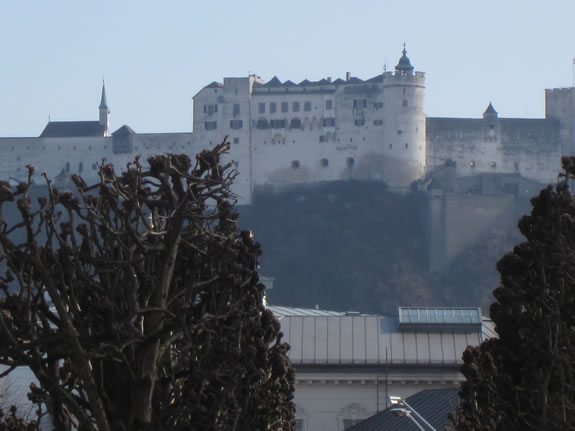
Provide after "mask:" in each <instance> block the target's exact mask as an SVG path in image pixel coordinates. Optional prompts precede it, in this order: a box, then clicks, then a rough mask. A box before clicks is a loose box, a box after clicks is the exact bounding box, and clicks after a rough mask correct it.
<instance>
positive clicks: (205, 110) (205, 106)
mask: <svg viewBox="0 0 575 431" xmlns="http://www.w3.org/2000/svg"><path fill="white" fill-rule="evenodd" d="M206 112H208V105H204V114H205V113H206Z"/></svg>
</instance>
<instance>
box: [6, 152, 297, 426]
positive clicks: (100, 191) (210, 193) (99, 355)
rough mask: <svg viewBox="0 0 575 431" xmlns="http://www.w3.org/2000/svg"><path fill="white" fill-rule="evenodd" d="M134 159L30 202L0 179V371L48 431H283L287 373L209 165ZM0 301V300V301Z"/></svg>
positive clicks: (246, 243)
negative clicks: (21, 381) (32, 383)
mask: <svg viewBox="0 0 575 431" xmlns="http://www.w3.org/2000/svg"><path fill="white" fill-rule="evenodd" d="M228 150H229V144H228V143H227V142H225V143H223V144H220V145H218V146H216V147H214V148H213V149H211V150H206V151H204V152H202V153H201V154H199V155H198V156H197V157H196V159H195V161H194V162H192V160H190V158H189V157H188V156H186V155H171V154H169V155H161V156H155V157H152V158H150V159H149V160H148V162H149V166H150V168H149V170H147V171H146V170H144V168H143V166H142V165H141V164H140V163H139V161H138V160H136V161H135V162H134V163H131V164H128V166H127V167H126V169H125V171H124V172H123V173H122V174H117V173H116V172H115V170H114V168H113V167H112V165H109V164H103V165H102V166H101V167H100V169H99V174H100V182H99V183H98V184H95V185H93V186H88V185H87V184H85V182H84V181H83V180H82V179H81V178H80V177H77V176H76V177H73V181H74V183H75V188H76V191H75V192H74V193H72V192H59V191H57V190H56V189H55V188H53V187H52V185H51V183H50V182H49V181H48V190H49V195H48V197H47V198H40V199H39V200H38V204H36V203H34V202H32V199H31V197H30V189H31V185H32V175H33V170H32V168H29V170H30V175H29V180H28V182H27V183H22V184H20V185H18V186H17V187H16V190H12V188H11V187H10V185H9V184H7V183H4V182H2V183H0V210H1V209H2V207H5V206H7V205H13V202H14V201H16V205H17V207H18V210H19V213H20V220H19V222H18V223H17V224H15V225H14V226H8V225H7V223H6V221H5V219H4V218H2V217H1V213H0V245H1V248H2V256H1V257H0V259H1V264H2V271H1V273H0V289H1V290H0V295H1V296H2V298H1V299H0V363H3V364H5V365H8V366H9V367H15V366H27V367H29V368H30V369H31V370H32V371H33V373H34V374H35V376H36V378H37V380H38V383H39V386H38V387H34V388H33V389H34V390H33V391H32V392H33V393H31V396H32V397H33V398H34V401H35V402H37V403H40V404H43V405H45V406H46V408H47V410H48V411H49V413H50V416H51V418H52V420H53V423H54V426H55V428H56V429H57V430H70V429H79V430H83V431H89V430H99V431H110V430H180V429H182V430H183V429H185V430H190V429H193V430H210V431H211V430H226V431H228V430H264V429H269V430H289V429H292V428H293V425H294V405H293V402H292V396H293V379H294V373H293V369H292V368H291V366H290V364H289V361H288V359H287V355H286V351H287V346H286V344H284V343H282V342H281V336H282V335H281V333H280V332H279V328H280V327H279V323H278V321H277V320H276V319H275V317H274V316H273V315H272V313H271V312H270V311H269V310H267V309H266V308H265V307H264V305H263V293H264V286H263V285H262V284H261V283H260V282H259V277H258V272H257V262H258V257H259V255H260V253H261V251H260V247H259V244H257V243H256V242H254V241H253V240H252V235H251V233H249V232H239V231H238V228H237V224H236V220H237V217H238V214H237V212H236V211H235V210H234V203H235V199H234V196H233V194H232V193H231V192H230V185H231V183H232V180H233V179H234V177H235V175H236V171H235V170H234V169H233V167H232V165H231V164H228V165H225V166H222V165H220V163H219V160H220V155H221V154H223V153H225V152H227V151H228ZM2 293H3V294H2Z"/></svg>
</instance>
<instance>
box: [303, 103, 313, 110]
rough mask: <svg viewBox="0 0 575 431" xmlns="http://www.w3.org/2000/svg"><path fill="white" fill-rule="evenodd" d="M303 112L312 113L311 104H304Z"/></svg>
mask: <svg viewBox="0 0 575 431" xmlns="http://www.w3.org/2000/svg"><path fill="white" fill-rule="evenodd" d="M303 110H304V111H306V112H309V111H311V102H304V104H303Z"/></svg>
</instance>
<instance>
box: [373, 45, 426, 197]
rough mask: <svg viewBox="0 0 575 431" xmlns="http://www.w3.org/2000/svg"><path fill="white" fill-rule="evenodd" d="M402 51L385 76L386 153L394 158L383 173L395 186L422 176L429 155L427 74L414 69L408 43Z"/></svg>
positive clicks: (405, 184)
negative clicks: (395, 64)
mask: <svg viewBox="0 0 575 431" xmlns="http://www.w3.org/2000/svg"><path fill="white" fill-rule="evenodd" d="M402 54H403V55H402V56H401V58H400V59H399V63H398V64H397V66H395V72H385V73H384V78H383V116H384V117H383V118H384V119H385V120H384V121H385V123H384V130H383V153H384V154H385V155H386V158H387V159H389V160H391V161H392V163H389V166H388V168H387V172H383V176H384V178H385V180H386V182H387V183H388V184H390V185H391V186H395V187H406V186H409V184H411V183H412V182H413V181H415V180H418V179H420V178H422V177H423V175H424V174H425V157H426V138H425V106H424V100H425V74H424V73H423V72H414V71H413V70H414V68H413V66H412V65H411V62H410V61H409V58H408V57H407V51H406V50H405V44H404V45H403V52H402ZM384 169H385V168H384Z"/></svg>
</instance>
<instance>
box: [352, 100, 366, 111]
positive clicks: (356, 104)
mask: <svg viewBox="0 0 575 431" xmlns="http://www.w3.org/2000/svg"><path fill="white" fill-rule="evenodd" d="M366 106H367V101H366V100H365V99H361V100H354V101H353V109H363V108H365V107H366Z"/></svg>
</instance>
